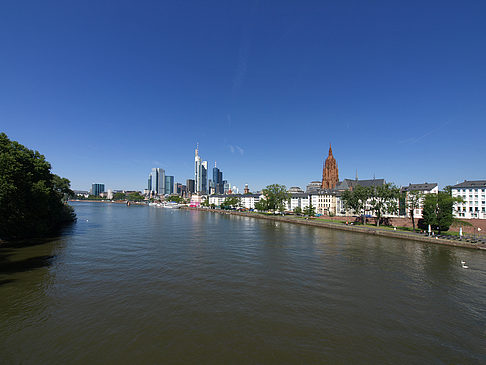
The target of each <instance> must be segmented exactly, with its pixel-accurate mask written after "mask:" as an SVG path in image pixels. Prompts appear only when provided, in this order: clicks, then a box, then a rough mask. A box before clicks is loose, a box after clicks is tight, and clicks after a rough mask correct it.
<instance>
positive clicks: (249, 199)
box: [240, 194, 264, 209]
mask: <svg viewBox="0 0 486 365" xmlns="http://www.w3.org/2000/svg"><path fill="white" fill-rule="evenodd" d="M262 198H264V196H263V195H261V194H244V195H241V196H240V199H241V207H242V208H246V209H255V204H256V203H258V202H259V201H260V199H262Z"/></svg>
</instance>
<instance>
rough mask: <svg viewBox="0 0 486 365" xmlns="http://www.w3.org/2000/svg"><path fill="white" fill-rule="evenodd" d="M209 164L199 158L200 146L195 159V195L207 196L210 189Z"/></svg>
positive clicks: (197, 148)
mask: <svg viewBox="0 0 486 365" xmlns="http://www.w3.org/2000/svg"><path fill="white" fill-rule="evenodd" d="M207 171H208V162H207V161H202V160H201V156H199V145H198V146H197V147H196V154H195V157H194V182H195V187H194V188H195V193H198V194H205V193H206V192H207V189H208V186H207V185H208V172H207Z"/></svg>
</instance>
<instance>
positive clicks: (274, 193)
mask: <svg viewBox="0 0 486 365" xmlns="http://www.w3.org/2000/svg"><path fill="white" fill-rule="evenodd" d="M263 195H264V196H265V200H266V202H267V210H274V211H276V210H278V211H283V210H284V209H285V203H286V202H288V201H289V200H290V193H289V192H287V188H286V187H285V185H279V184H272V185H268V186H267V187H266V188H265V189H263Z"/></svg>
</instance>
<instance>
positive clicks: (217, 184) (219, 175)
mask: <svg viewBox="0 0 486 365" xmlns="http://www.w3.org/2000/svg"><path fill="white" fill-rule="evenodd" d="M213 184H214V192H215V193H216V194H223V193H224V185H223V172H222V171H221V170H220V169H218V168H217V167H216V162H215V163H214V167H213Z"/></svg>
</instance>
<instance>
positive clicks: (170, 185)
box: [165, 176, 174, 194]
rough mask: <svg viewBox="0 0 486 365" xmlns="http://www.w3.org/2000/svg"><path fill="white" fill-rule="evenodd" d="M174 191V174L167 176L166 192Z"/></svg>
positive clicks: (171, 192)
mask: <svg viewBox="0 0 486 365" xmlns="http://www.w3.org/2000/svg"><path fill="white" fill-rule="evenodd" d="M173 193H174V176H166V177H165V194H173Z"/></svg>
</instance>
